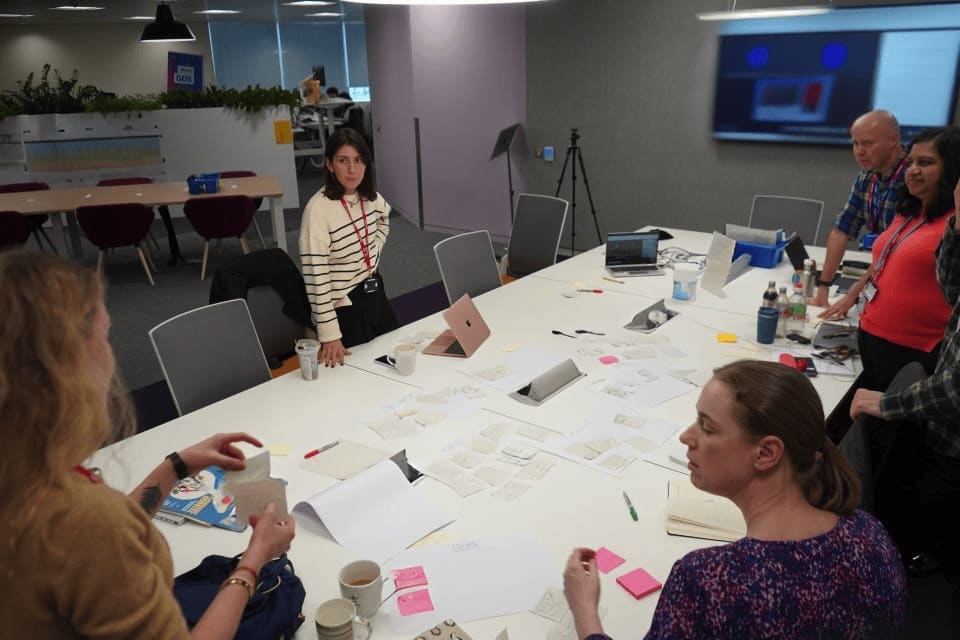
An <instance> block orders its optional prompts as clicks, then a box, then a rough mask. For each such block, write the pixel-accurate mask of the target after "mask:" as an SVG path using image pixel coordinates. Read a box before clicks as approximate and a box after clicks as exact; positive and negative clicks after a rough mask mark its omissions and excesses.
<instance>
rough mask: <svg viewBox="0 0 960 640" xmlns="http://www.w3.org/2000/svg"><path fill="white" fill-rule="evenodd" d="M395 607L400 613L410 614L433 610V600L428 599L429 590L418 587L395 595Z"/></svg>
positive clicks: (403, 614)
mask: <svg viewBox="0 0 960 640" xmlns="http://www.w3.org/2000/svg"><path fill="white" fill-rule="evenodd" d="M397 608H398V609H399V610H400V615H402V616H412V615H413V614H415V613H423V612H424V611H433V600H431V599H430V592H429V591H427V590H426V589H420V590H419V591H414V592H413V593H405V594H403V595H400V596H397Z"/></svg>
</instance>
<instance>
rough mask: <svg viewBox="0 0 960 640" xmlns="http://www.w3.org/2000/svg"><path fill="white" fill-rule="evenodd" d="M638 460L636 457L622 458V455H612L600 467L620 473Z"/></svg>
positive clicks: (601, 462)
mask: <svg viewBox="0 0 960 640" xmlns="http://www.w3.org/2000/svg"><path fill="white" fill-rule="evenodd" d="M636 459H637V458H636V456H621V455H620V454H617V453H612V454H610V455H608V456H607V457H606V458H604V459H603V460H601V461H600V466H601V467H603V468H604V469H607V470H608V471H613V472H614V473H619V472H621V471H623V470H624V469H625V468H626V467H627V465H629V464H630V463H631V462H633V461H634V460H636Z"/></svg>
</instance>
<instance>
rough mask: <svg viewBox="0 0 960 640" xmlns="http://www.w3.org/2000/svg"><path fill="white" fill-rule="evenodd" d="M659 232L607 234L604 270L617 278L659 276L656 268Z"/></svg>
mask: <svg viewBox="0 0 960 640" xmlns="http://www.w3.org/2000/svg"><path fill="white" fill-rule="evenodd" d="M659 245H660V233H659V231H630V232H627V233H608V234H607V255H606V264H605V266H606V268H607V271H608V272H610V275H612V276H617V277H620V278H622V277H629V276H659V275H663V270H662V269H660V268H659V267H658V266H657V252H658V250H659Z"/></svg>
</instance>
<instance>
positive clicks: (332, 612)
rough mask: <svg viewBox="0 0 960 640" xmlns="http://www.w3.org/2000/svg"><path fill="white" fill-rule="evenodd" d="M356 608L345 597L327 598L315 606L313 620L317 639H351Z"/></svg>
mask: <svg viewBox="0 0 960 640" xmlns="http://www.w3.org/2000/svg"><path fill="white" fill-rule="evenodd" d="M356 614H357V608H356V606H355V605H354V604H353V602H351V601H350V600H348V599H346V598H336V599H334V600H327V601H326V602H324V603H323V604H322V605H320V606H319V607H317V612H316V613H315V614H314V622H315V623H316V626H317V638H319V640H353V639H354V637H355V635H354V627H353V617H354V616H355V615H356Z"/></svg>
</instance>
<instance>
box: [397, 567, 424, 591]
mask: <svg viewBox="0 0 960 640" xmlns="http://www.w3.org/2000/svg"><path fill="white" fill-rule="evenodd" d="M390 575H392V576H393V581H394V583H395V584H396V585H397V589H409V588H410V587H422V586H423V585H425V584H427V574H426V573H425V572H424V570H423V567H421V566H417V567H404V568H403V569H394V570H393V571H391V572H390Z"/></svg>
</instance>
